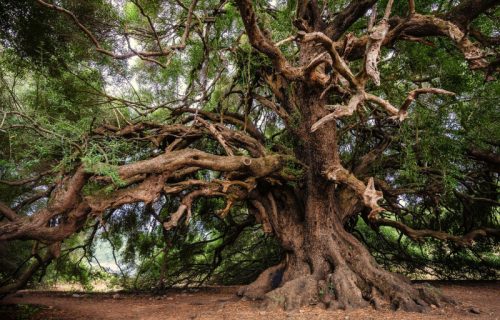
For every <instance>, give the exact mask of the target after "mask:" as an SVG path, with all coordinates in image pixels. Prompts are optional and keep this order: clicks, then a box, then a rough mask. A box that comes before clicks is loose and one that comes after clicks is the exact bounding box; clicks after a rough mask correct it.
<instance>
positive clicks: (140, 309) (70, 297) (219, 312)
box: [0, 281, 500, 320]
mask: <svg viewBox="0 0 500 320" xmlns="http://www.w3.org/2000/svg"><path fill="white" fill-rule="evenodd" d="M431 284H432V285H433V286H435V287H438V288H440V289H441V290H442V291H443V292H444V293H445V294H447V295H448V296H450V297H452V298H454V299H455V300H457V301H458V302H459V304H458V305H457V306H447V307H444V308H441V309H433V310H431V312H430V313H425V314H419V313H407V312H399V311H398V312H393V311H389V310H387V311H375V310H374V309H372V308H365V309H358V310H350V311H342V310H338V311H329V310H323V309H320V308H319V307H314V306H310V307H305V308H303V309H300V310H296V311H293V312H287V311H283V310H281V309H273V310H269V309H262V308H261V307H260V303H259V302H258V301H242V300H241V299H240V298H238V297H237V296H236V295H235V294H234V293H235V292H236V287H217V288H207V289H203V290H200V291H198V292H189V291H180V290H176V291H169V292H166V293H165V294H163V295H148V294H133V293H119V294H116V293H90V294H89V293H87V294H84V293H74V292H55V291H21V292H18V293H16V294H13V295H10V296H8V297H6V298H5V299H3V300H0V319H2V320H10V319H36V320H41V319H44V320H45V319H53V320H55V319H58V320H69V319H72V320H73V319H82V320H83V319H117V320H118V319H120V320H121V319H155V320H160V319H214V320H215V319H217V320H221V319H237V320H243V319H272V320H278V319H342V320H357V319H371V320H376V319H394V320H395V319H398V320H399V319H409V320H417V319H447V320H452V319H488V320H494V319H498V320H500V282H499V281H488V282H477V281H476V282H468V281H467V282H465V281H464V282H462V281H457V282H434V281H431Z"/></svg>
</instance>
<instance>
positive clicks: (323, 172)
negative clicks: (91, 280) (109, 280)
mask: <svg viewBox="0 0 500 320" xmlns="http://www.w3.org/2000/svg"><path fill="white" fill-rule="evenodd" d="M496 4H497V1H492V0H483V1H475V0H463V1H461V2H460V3H458V4H454V3H452V2H449V1H419V2H418V3H415V2H414V1H408V2H399V1H398V2H396V3H394V1H391V0H389V1H376V0H359V1H315V0H311V1H290V2H284V1H273V2H270V3H268V2H266V1H254V2H251V1H249V0H248V1H247V0H236V1H234V2H229V1H196V0H195V1H190V2H183V1H179V0H175V1H171V2H170V1H148V2H147V3H146V2H145V1H144V2H142V1H125V2H123V3H115V2H113V3H107V2H105V1H88V2H85V4H81V3H76V2H73V1H62V2H60V3H51V2H46V1H42V0H37V1H33V2H31V1H21V2H19V1H6V2H3V3H2V5H1V6H2V8H0V9H3V10H0V12H3V15H2V17H1V21H0V23H1V27H2V30H1V32H2V42H3V48H2V59H3V60H5V61H6V63H5V64H2V70H1V71H2V91H1V92H2V96H1V99H2V102H3V105H4V107H3V108H2V121H1V125H0V129H1V130H2V131H1V134H2V140H1V142H0V143H1V144H2V148H1V150H2V151H1V152H2V181H1V182H2V183H1V187H2V201H3V202H2V203H1V205H0V212H1V213H2V215H3V218H2V219H3V222H2V223H1V224H0V240H2V241H13V240H34V242H33V244H32V248H31V250H30V249H28V248H27V247H26V246H24V249H23V250H26V251H31V257H32V262H31V264H30V265H29V267H27V268H25V272H24V273H22V275H21V276H20V277H19V278H18V279H17V281H14V282H8V283H6V285H5V286H4V287H2V289H0V291H1V292H3V293H5V292H10V291H13V290H16V289H18V288H20V287H21V286H23V285H25V284H26V283H27V281H28V279H29V278H30V277H31V276H32V275H33V274H34V273H35V272H37V270H40V267H42V268H41V269H42V270H43V269H44V268H43V267H45V266H47V265H48V264H49V263H50V261H52V260H53V259H54V258H56V257H58V256H60V255H61V253H63V254H66V253H67V252H70V251H72V250H73V249H75V248H91V243H92V241H93V239H94V237H95V235H96V234H97V230H98V229H99V228H100V226H101V225H102V226H103V228H104V231H102V233H100V235H102V236H103V237H105V238H108V239H111V240H109V241H110V243H112V244H113V243H118V242H120V241H123V238H121V237H120V233H126V234H127V237H126V240H127V241H130V242H131V243H135V244H136V245H137V246H139V245H142V246H143V248H142V251H141V252H140V254H142V255H143V256H145V255H147V254H148V245H149V246H150V245H151V244H152V243H158V242H159V241H162V242H163V243H164V248H165V251H164V252H160V253H158V254H161V255H162V257H163V258H164V259H167V258H168V256H169V255H168V250H167V248H168V247H171V246H173V245H174V244H173V243H174V242H175V243H178V241H180V240H182V237H180V238H179V237H177V236H176V233H177V232H178V231H177V230H181V229H182V228H185V227H184V225H185V224H188V223H190V221H191V222H192V220H193V216H197V215H199V214H202V215H203V214H204V213H206V214H209V213H210V214H212V215H216V216H217V218H216V217H214V216H210V218H209V217H204V218H201V217H198V218H196V219H194V220H195V221H197V222H200V221H204V222H200V223H199V224H195V226H194V227H193V228H194V229H191V230H196V232H195V233H196V234H198V235H200V234H201V235H203V234H204V233H205V234H206V232H207V230H208V229H206V228H207V226H208V227H210V228H215V229H217V228H219V227H220V224H219V225H217V222H216V221H218V220H217V219H219V220H221V221H224V223H226V224H227V228H225V230H224V231H220V232H221V233H222V234H223V235H222V236H221V238H220V239H221V240H220V241H219V242H218V243H217V248H215V249H214V251H213V254H212V259H211V260H212V263H210V264H208V269H207V270H205V271H203V272H204V273H205V274H208V275H209V276H211V275H213V272H214V270H215V269H216V268H217V267H219V266H220V264H221V261H222V260H221V257H222V256H221V252H222V251H221V250H223V249H220V248H224V246H226V245H227V244H232V243H234V242H235V241H236V240H237V239H238V238H239V235H240V234H241V233H242V232H243V231H244V230H248V228H249V227H251V226H252V225H254V224H255V222H257V223H258V224H260V225H261V227H262V230H263V231H264V232H265V233H269V234H271V233H272V234H273V235H274V237H275V238H276V239H277V241H278V242H279V244H280V246H281V248H282V250H283V254H280V253H278V251H271V252H270V254H273V253H274V256H275V257H277V258H282V260H281V261H280V262H279V263H278V264H276V265H274V266H272V267H270V268H268V269H267V270H265V271H264V272H263V273H262V274H261V275H260V276H259V277H258V278H257V279H256V281H255V282H253V283H252V284H250V285H248V286H246V287H243V288H242V289H241V290H240V292H239V294H241V295H245V296H248V297H251V298H266V300H267V301H269V302H272V303H277V304H279V305H282V306H284V307H286V308H295V307H298V306H300V305H304V304H310V303H324V304H326V305H327V306H329V307H331V308H349V307H360V306H365V305H368V304H369V303H371V304H372V305H374V306H375V307H383V306H384V305H386V304H389V305H390V306H392V307H393V308H394V309H404V310H423V309H425V308H426V307H427V306H428V305H430V304H435V305H440V303H441V302H443V301H445V299H444V298H443V297H441V296H440V295H439V294H438V293H436V292H435V291H434V290H432V289H430V288H426V287H416V286H414V285H412V284H411V283H410V282H408V281H407V280H405V279H404V278H402V277H400V276H398V275H396V274H393V273H391V272H388V271H386V270H384V269H383V268H382V267H381V266H380V265H379V264H378V263H377V262H376V260H375V259H374V258H373V257H372V255H371V254H370V252H369V251H368V250H367V249H366V247H365V246H364V245H363V242H365V243H367V244H368V245H369V246H373V245H376V247H375V252H374V255H375V256H376V257H378V258H379V261H380V260H382V261H384V257H385V256H387V254H388V252H387V250H391V249H390V248H394V247H396V248H398V247H399V249H394V250H399V251H394V253H393V254H392V255H393V256H395V255H397V254H400V253H401V252H404V251H402V250H401V248H402V247H404V246H406V248H409V246H410V245H408V244H407V243H408V241H410V240H412V241H422V240H423V239H427V238H431V239H435V240H432V241H440V242H441V241H442V242H445V243H446V244H445V245H440V246H438V247H437V248H436V247H435V246H434V247H431V249H429V247H426V250H427V251H429V250H434V252H430V253H429V252H427V255H431V256H438V257H439V256H440V255H441V256H446V255H453V253H454V252H458V251H457V250H456V249H455V246H470V245H472V244H473V242H474V241H476V240H478V239H479V237H481V236H498V234H499V230H498V209H497V206H498V166H499V163H500V160H499V157H498V153H497V148H498V141H499V137H498V134H499V133H498V132H499V130H498V125H497V123H498V121H497V120H498V106H497V104H496V100H495V99H496V97H497V96H498V91H499V86H498V81H496V80H495V76H496V72H497V68H498V60H497V50H498V49H497V44H498V39H497V34H498V25H497V23H498V22H497V21H498V19H497V18H498V17H497V16H498V12H497V11H495V9H496ZM35 35H36V36H35ZM30 39H32V40H30ZM396 106H398V107H396ZM204 198H209V199H210V200H214V201H213V202H205V203H203V202H202V201H206V200H202V199H204ZM126 211H132V212H134V214H127V213H126ZM238 216H240V217H242V218H237V217H238ZM200 219H201V220H200ZM148 223H150V228H151V229H146V230H144V229H141V228H137V227H139V226H145V225H147V224H148ZM120 225H121V226H120ZM112 226H114V227H113V228H111V227H112ZM134 226H135V227H136V228H135V230H136V231H137V232H134V228H132V227H134ZM218 226H219V227H218ZM155 227H156V229H155V230H158V231H157V235H161V238H163V239H162V240H160V239H161V238H155V237H149V236H148V237H143V236H142V235H143V234H148V235H149V234H150V233H148V232H149V230H152V229H154V228H155ZM158 227H162V228H163V229H158ZM387 228H390V229H387ZM85 230H87V231H86V233H85V235H87V236H88V237H82V236H80V237H79V238H78V234H77V233H78V232H81V231H85ZM219 230H220V229H219ZM383 230H391V231H385V232H384V231H383ZM112 231H114V232H112ZM373 232H374V233H375V234H378V235H380V237H381V238H378V240H382V241H384V242H385V243H386V244H387V246H385V245H383V246H382V245H378V242H377V239H373ZM117 234H118V236H116V235H117ZM184 234H185V235H186V233H184ZM187 234H189V232H188V233H187ZM353 234H356V235H357V236H354V235H353ZM113 238H114V239H113ZM213 238H214V237H210V239H213ZM215 238H217V236H215ZM261 238H262V237H261ZM370 238H372V239H370ZM141 239H142V240H144V241H142V240H141ZM247 239H252V238H251V237H250V238H247ZM184 240H187V241H188V243H193V242H199V240H201V239H195V240H193V239H189V238H187V239H186V238H185V237H184ZM201 241H203V240H201ZM75 243H76V247H75ZM82 243H83V244H82ZM21 246H22V245H21ZM236 247H237V246H236ZM481 247H482V248H481ZM128 248H129V250H126V252H132V253H133V251H134V250H135V249H134V248H136V246H130V247H128ZM203 248H204V249H203V250H208V249H209V248H208V247H207V246H204V247H203ZM388 248H389V249H388ZM411 248H414V247H411ZM432 248H434V249H432ZM75 250H76V249H75ZM84 250H85V249H84ZM474 250H476V251H474V252H480V256H479V258H480V259H481V260H482V261H483V264H484V265H486V266H488V265H489V266H490V267H491V266H494V265H495V263H498V261H496V260H495V259H494V257H492V255H491V254H489V253H491V251H492V250H498V246H497V242H494V241H493V240H482V241H481V243H480V248H477V246H476V248H475V249H474ZM477 250H479V251H477ZM422 252H423V250H422ZM461 252H462V251H461ZM188 256H191V257H192V255H191V254H189V255H188ZM134 257H135V255H131V256H130V259H128V260H129V261H130V262H132V261H133V260H134V259H133V258H134ZM254 258H255V257H254ZM497 260H498V259H497ZM474 262H475V261H473V263H474ZM182 263H184V264H189V262H186V261H184V262H182ZM193 263H194V264H196V263H197V261H193ZM164 266H165V269H164V270H163V271H160V274H163V275H164V276H165V275H166V273H165V270H166V268H167V267H168V265H164ZM160 269H161V268H160ZM198 270H199V269H198ZM139 272H140V270H139ZM189 278H190V279H192V278H193V276H189ZM165 279H167V277H161V278H160V280H162V281H165ZM201 280H203V279H201Z"/></svg>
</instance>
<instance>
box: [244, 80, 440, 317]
mask: <svg viewBox="0 0 500 320" xmlns="http://www.w3.org/2000/svg"><path fill="white" fill-rule="evenodd" d="M319 96H320V93H318V92H314V88H310V87H307V86H304V87H302V88H299V90H298V93H297V97H300V98H299V101H298V103H300V104H301V109H302V110H305V111H304V112H303V113H302V115H301V116H302V119H301V123H302V126H301V127H300V128H298V129H297V131H296V137H295V138H296V139H297V141H296V146H297V147H296V156H297V158H298V159H299V160H300V161H301V162H303V163H304V164H305V165H307V167H308V170H307V176H306V177H305V179H304V185H301V186H298V188H296V189H295V190H290V191H288V192H281V191H276V190H275V189H274V190H273V188H270V189H269V191H268V193H267V194H262V193H261V194H258V195H255V197H256V199H257V200H258V201H259V202H260V203H262V205H263V206H264V207H265V209H266V211H267V212H271V213H272V214H271V219H270V220H271V221H270V224H271V225H272V227H273V230H274V233H275V235H276V236H277V238H278V239H279V241H280V243H281V245H282V246H283V248H284V250H285V252H286V258H285V259H284V261H282V262H281V263H280V264H279V265H277V266H274V267H272V268H270V269H268V270H266V271H264V272H263V273H262V274H261V275H260V276H259V278H258V279H257V280H256V281H255V282H254V283H252V284H250V285H248V286H246V287H242V288H241V289H240V291H239V294H240V295H243V296H246V297H248V298H251V299H265V301H266V302H267V303H269V304H273V305H276V304H277V305H280V306H282V307H284V308H285V309H294V308H297V307H300V306H303V305H308V304H324V305H325V306H326V307H329V308H334V309H337V308H341V309H348V308H357V307H364V306H368V305H370V304H371V305H373V306H374V307H376V308H380V307H384V306H385V307H389V306H390V307H391V308H392V309H395V310H398V309H402V310H407V311H423V310H425V309H426V308H427V307H428V306H429V305H431V304H434V305H440V304H441V302H442V301H445V300H444V299H445V298H443V297H442V296H440V295H439V294H438V293H437V292H436V291H435V290H432V289H430V288H425V287H419V288H417V287H415V286H414V285H412V284H411V283H410V282H409V280H407V279H405V277H403V276H401V275H397V274H394V273H391V272H388V271H385V270H383V269H382V268H381V267H380V266H379V265H378V264H377V263H376V261H375V259H374V258H373V257H372V256H371V254H370V253H369V251H368V250H367V249H366V248H365V247H364V246H363V245H362V244H361V243H360V242H359V241H358V240H357V239H356V238H355V237H354V236H353V235H352V234H350V233H348V232H347V231H346V230H345V229H344V222H345V220H346V219H347V218H348V217H349V216H350V215H352V214H355V213H358V212H356V211H357V210H360V209H361V208H362V205H361V203H360V202H359V200H358V198H357V197H356V196H355V195H354V194H353V196H352V197H349V196H346V195H345V194H346V193H354V192H353V191H351V190H349V189H346V188H344V189H342V188H341V187H340V186H339V185H337V184H335V183H334V182H332V181H329V180H328V179H327V178H326V177H325V174H324V171H325V169H326V168H328V167H330V166H331V165H333V164H335V162H336V161H339V156H338V153H337V152H338V151H337V150H338V149H337V146H336V145H335V141H336V124H335V122H330V123H329V124H326V125H325V126H324V127H323V128H322V129H320V130H317V131H316V132H314V133H310V128H311V125H312V124H313V123H314V122H315V121H317V120H318V119H320V118H321V117H323V116H324V112H325V111H324V110H325V108H324V105H322V104H323V103H324V102H323V101H321V100H318V98H317V97H319ZM352 199H356V200H354V202H353V201H352ZM446 301H449V300H446Z"/></svg>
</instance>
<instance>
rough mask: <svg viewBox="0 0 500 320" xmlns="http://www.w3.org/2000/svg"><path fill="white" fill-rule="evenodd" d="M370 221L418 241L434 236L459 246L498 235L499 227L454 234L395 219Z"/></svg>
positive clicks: (499, 233) (499, 232)
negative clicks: (410, 225) (417, 228)
mask: <svg viewBox="0 0 500 320" xmlns="http://www.w3.org/2000/svg"><path fill="white" fill-rule="evenodd" d="M372 223H373V224H374V225H375V226H389V227H393V228H395V229H397V230H399V231H401V232H402V233H404V234H405V235H406V236H408V237H409V238H410V239H412V240H414V241H420V240H422V239H424V238H434V239H438V240H443V241H452V242H455V243H456V244H458V245H461V246H470V245H471V244H472V243H473V241H474V239H476V238H478V237H487V236H488V237H491V236H493V237H500V229H493V228H479V229H475V230H472V231H470V232H468V233H467V234H465V235H463V236H455V235H451V234H449V233H446V232H442V231H435V230H429V229H420V230H416V229H413V228H411V227H409V226H407V225H405V224H404V223H401V222H399V221H396V220H389V219H375V220H373V221H372Z"/></svg>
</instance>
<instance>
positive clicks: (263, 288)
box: [238, 263, 283, 300]
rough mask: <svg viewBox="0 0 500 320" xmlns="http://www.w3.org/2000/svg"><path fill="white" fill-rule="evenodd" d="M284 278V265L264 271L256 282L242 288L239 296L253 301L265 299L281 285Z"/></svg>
mask: <svg viewBox="0 0 500 320" xmlns="http://www.w3.org/2000/svg"><path fill="white" fill-rule="evenodd" d="M282 276H283V263H280V264H277V265H275V266H272V267H270V268H268V269H266V270H264V271H263V272H262V273H261V274H260V275H259V277H258V278H257V279H256V280H255V281H254V282H252V283H251V284H249V285H247V286H242V287H241V288H240V289H239V290H238V296H240V297H245V298H249V299H252V300H257V299H264V297H265V294H266V293H268V292H269V291H271V290H272V289H274V288H276V287H277V286H279V285H280V283H281V278H282Z"/></svg>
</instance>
